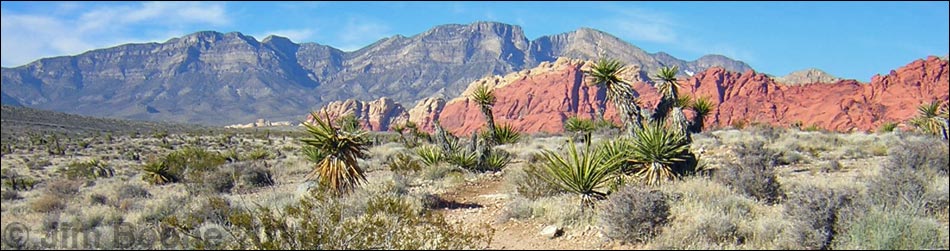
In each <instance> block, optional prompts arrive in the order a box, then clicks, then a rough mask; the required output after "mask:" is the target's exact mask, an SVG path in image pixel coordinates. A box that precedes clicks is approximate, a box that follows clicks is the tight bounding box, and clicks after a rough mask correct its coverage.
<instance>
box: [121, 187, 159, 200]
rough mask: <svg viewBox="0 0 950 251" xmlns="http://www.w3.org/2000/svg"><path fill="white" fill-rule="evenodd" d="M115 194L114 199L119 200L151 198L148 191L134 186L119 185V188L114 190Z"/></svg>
mask: <svg viewBox="0 0 950 251" xmlns="http://www.w3.org/2000/svg"><path fill="white" fill-rule="evenodd" d="M115 193H116V198H118V199H119V200H124V199H137V198H149V197H152V194H151V193H149V192H148V190H146V189H145V188H143V187H141V186H138V185H134V184H122V185H119V187H117V188H116V189H115Z"/></svg>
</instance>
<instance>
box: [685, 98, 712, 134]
mask: <svg viewBox="0 0 950 251" xmlns="http://www.w3.org/2000/svg"><path fill="white" fill-rule="evenodd" d="M689 108H690V109H692V110H693V111H694V112H696V117H693V123H691V124H690V131H691V132H693V133H700V132H702V131H703V127H705V125H704V124H703V123H704V122H703V121H704V120H705V119H706V116H708V115H709V113H710V112H712V109H713V103H712V101H709V99H708V98H706V97H700V98H698V99H696V101H693V103H692V104H691V105H690V106H689Z"/></svg>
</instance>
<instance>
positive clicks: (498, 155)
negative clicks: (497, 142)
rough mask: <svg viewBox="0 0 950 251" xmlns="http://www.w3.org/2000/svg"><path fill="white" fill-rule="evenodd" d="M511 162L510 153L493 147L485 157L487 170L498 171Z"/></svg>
mask: <svg viewBox="0 0 950 251" xmlns="http://www.w3.org/2000/svg"><path fill="white" fill-rule="evenodd" d="M510 163H511V154H510V153H508V152H506V151H504V150H499V149H495V150H492V151H491V152H490V153H489V154H488V156H486V158H485V165H484V166H485V168H487V169H488V170H487V171H498V170H501V169H502V168H505V166H507V165H508V164H510Z"/></svg>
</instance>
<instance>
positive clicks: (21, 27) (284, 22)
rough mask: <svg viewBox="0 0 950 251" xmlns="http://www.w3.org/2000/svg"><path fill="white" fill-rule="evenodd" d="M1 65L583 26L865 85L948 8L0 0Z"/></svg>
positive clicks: (927, 40) (938, 31)
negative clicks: (467, 27)
mask: <svg viewBox="0 0 950 251" xmlns="http://www.w3.org/2000/svg"><path fill="white" fill-rule="evenodd" d="M0 10H2V13H0V16H2V22H0V23H2V36H0V38H2V53H0V59H2V60H0V61H2V65H3V67H15V66H19V65H23V64H26V63H29V62H32V61H33V60H36V59H39V58H43V57H51V56H61V55H75V54H79V53H82V52H84V51H87V50H90V49H96V48H104V47H111V46H115V45H119V44H124V43H132V42H136V43H138V42H163V41H166V40H168V39H170V38H172V37H179V36H182V35H186V34H189V33H193V32H196V31H202V30H214V31H220V32H231V31H237V32H241V33H244V34H247V35H252V36H254V37H256V38H257V39H263V38H264V37H265V36H267V35H269V34H278V35H282V36H286V37H289V38H291V40H293V41H294V42H298V43H301V42H316V43H320V44H326V45H331V46H334V47H337V48H340V49H343V50H355V49H358V48H361V47H363V46H366V45H369V44H370V43H372V42H374V41H376V40H379V39H381V38H384V37H389V36H392V35H396V34H401V35H404V36H412V35H415V34H418V33H421V32H424V31H426V30H428V29H430V28H432V27H433V26H436V25H441V24H449V23H457V24H467V23H471V22H475V21H498V22H504V23H509V24H514V25H519V26H521V27H522V28H523V30H524V31H525V34H526V36H527V37H528V39H535V38H538V37H540V36H544V35H553V34H558V33H563V32H568V31H572V30H575V29H577V28H580V27H590V28H595V29H598V30H602V31H606V32H608V33H611V34H613V35H615V36H618V37H620V38H621V39H624V40H626V41H628V42H630V43H631V44H633V45H636V46H638V47H640V48H642V49H644V50H646V51H647V52H650V53H655V52H658V51H663V52H666V53H669V54H670V55H673V56H674V57H677V58H680V59H685V60H694V59H696V58H699V57H700V56H702V55H705V54H721V55H725V56H728V57H731V58H734V59H739V60H742V61H744V62H746V63H748V64H749V65H751V66H752V67H753V68H755V69H756V70H757V71H760V72H765V73H768V74H773V75H785V74H788V73H789V72H792V71H796V70H801V69H806V68H819V69H822V70H825V71H826V72H828V73H831V74H833V75H836V76H839V77H845V78H853V79H858V80H860V81H869V80H870V78H871V76H873V75H874V74H886V73H888V72H889V71H890V70H891V69H896V68H898V67H901V66H903V65H905V64H907V63H909V62H911V61H913V60H915V59H919V58H924V57H926V56H928V55H938V56H943V55H946V54H947V52H948V47H950V42H948V37H950V35H948V32H950V28H948V20H950V16H948V11H950V7H948V2H946V1H944V2H594V3H590V2H276V3H273V2H52V3H50V2H2V3H0Z"/></svg>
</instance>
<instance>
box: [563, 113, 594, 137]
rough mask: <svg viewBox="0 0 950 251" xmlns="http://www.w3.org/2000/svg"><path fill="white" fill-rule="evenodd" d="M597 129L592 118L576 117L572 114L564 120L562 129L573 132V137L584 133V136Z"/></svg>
mask: <svg viewBox="0 0 950 251" xmlns="http://www.w3.org/2000/svg"><path fill="white" fill-rule="evenodd" d="M594 130H597V125H596V124H594V121H593V120H589V119H582V118H578V117H577V116H572V117H569V118H567V120H565V121H564V131H566V132H571V133H574V136H575V138H577V136H578V135H585V138H586V137H587V136H589V135H590V134H591V133H593V132H594Z"/></svg>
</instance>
